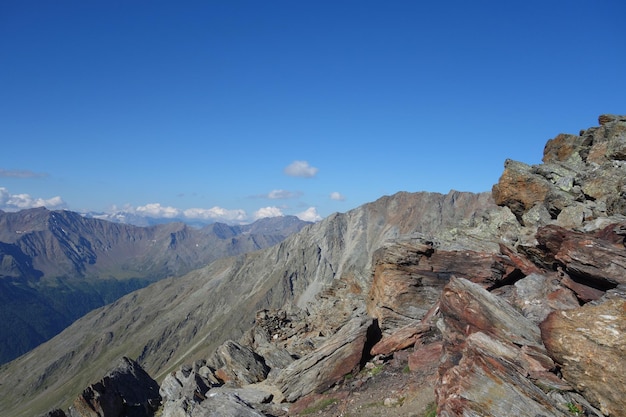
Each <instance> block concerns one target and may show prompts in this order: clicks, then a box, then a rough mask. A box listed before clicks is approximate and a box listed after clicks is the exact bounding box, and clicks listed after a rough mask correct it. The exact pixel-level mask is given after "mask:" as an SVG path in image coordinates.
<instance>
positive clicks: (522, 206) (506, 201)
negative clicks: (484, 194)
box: [491, 159, 550, 220]
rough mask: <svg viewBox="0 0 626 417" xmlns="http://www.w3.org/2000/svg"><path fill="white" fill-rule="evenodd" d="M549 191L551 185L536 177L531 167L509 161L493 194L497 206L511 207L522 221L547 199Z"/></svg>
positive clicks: (492, 191)
mask: <svg viewBox="0 0 626 417" xmlns="http://www.w3.org/2000/svg"><path fill="white" fill-rule="evenodd" d="M549 191H550V183H549V182H548V181H547V180H546V179H545V178H542V177H540V176H538V175H535V174H534V173H533V172H532V169H531V167H530V166H529V165H526V164H524V163H521V162H516V161H512V160H510V159H509V160H507V161H506V162H505V164H504V173H503V174H502V176H501V177H500V179H499V180H498V183H497V184H496V185H494V186H493V188H492V190H491V194H492V196H493V199H494V201H495V202H496V204H497V205H499V206H507V207H509V208H510V209H511V211H512V212H513V214H515V217H517V219H518V220H521V218H522V216H523V215H524V213H526V212H527V211H528V210H530V208H531V207H532V206H534V205H535V204H537V203H539V202H543V201H544V200H545V199H546V197H547V195H548V193H549Z"/></svg>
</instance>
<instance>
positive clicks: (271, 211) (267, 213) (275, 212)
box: [253, 207, 284, 220]
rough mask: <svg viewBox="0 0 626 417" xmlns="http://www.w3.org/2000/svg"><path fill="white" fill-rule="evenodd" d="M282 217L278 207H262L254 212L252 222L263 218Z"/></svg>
mask: <svg viewBox="0 0 626 417" xmlns="http://www.w3.org/2000/svg"><path fill="white" fill-rule="evenodd" d="M280 216H284V214H283V211H282V210H281V209H279V208H278V207H262V208H260V209H258V210H257V211H255V212H254V215H253V217H254V220H259V219H263V218H265V217H280Z"/></svg>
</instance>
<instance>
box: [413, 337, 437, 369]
mask: <svg viewBox="0 0 626 417" xmlns="http://www.w3.org/2000/svg"><path fill="white" fill-rule="evenodd" d="M442 352H443V342H441V341H438V342H434V343H429V344H426V345H421V346H419V347H416V348H415V351H414V352H412V353H410V354H409V358H408V359H409V369H410V370H411V371H413V372H416V371H420V370H424V369H429V368H432V367H437V366H439V360H440V359H441V354H442Z"/></svg>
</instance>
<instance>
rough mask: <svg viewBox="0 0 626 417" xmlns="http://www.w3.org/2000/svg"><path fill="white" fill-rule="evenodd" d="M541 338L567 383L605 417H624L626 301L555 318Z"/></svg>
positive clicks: (550, 318)
mask: <svg viewBox="0 0 626 417" xmlns="http://www.w3.org/2000/svg"><path fill="white" fill-rule="evenodd" d="M541 334H542V337H543V340H544V343H545V346H546V348H547V349H548V352H549V353H550V355H551V356H552V357H553V358H554V359H555V360H556V362H558V363H559V364H560V365H561V372H562V374H563V378H564V379H565V380H567V381H569V382H570V383H571V384H572V385H573V386H574V387H575V388H576V389H577V390H578V391H580V392H581V393H582V394H583V395H584V396H585V398H586V399H587V400H588V401H590V402H591V403H592V404H593V405H594V406H596V407H598V408H599V409H600V410H601V411H602V413H604V414H605V415H611V416H621V415H624V410H626V396H625V395H624V390H625V385H624V375H626V362H625V361H624V358H626V300H625V299H623V298H613V299H609V300H607V301H605V302H604V303H601V304H598V305H591V304H586V305H584V306H583V307H580V308H578V309H575V310H567V311H557V312H554V313H552V314H550V316H548V318H547V319H546V320H545V321H544V322H543V323H542V324H541Z"/></svg>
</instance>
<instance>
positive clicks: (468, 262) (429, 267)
mask: <svg viewBox="0 0 626 417" xmlns="http://www.w3.org/2000/svg"><path fill="white" fill-rule="evenodd" d="M426 249H428V250H426ZM402 254H404V255H405V256H404V257H402ZM398 259H402V261H400V262H399V261H398ZM515 261H516V262H517V264H516V262H514V261H512V260H511V257H510V256H507V255H501V254H496V253H486V252H475V251H469V250H466V251H440V250H436V251H432V250H431V248H425V247H423V246H422V247H413V246H410V245H408V244H402V245H393V246H390V247H386V248H384V249H382V250H380V251H378V252H377V255H376V257H375V266H374V277H373V282H372V286H371V288H370V292H369V297H368V303H367V309H368V314H370V315H371V316H372V317H375V318H377V319H378V324H379V326H380V328H381V330H382V332H383V334H384V335H386V334H391V333H393V332H395V331H396V330H397V329H399V328H402V327H405V326H408V325H411V324H412V323H413V322H415V321H416V320H420V319H422V317H424V315H425V314H426V312H427V311H428V309H429V308H430V307H431V306H432V305H434V304H435V303H436V302H437V300H438V299H439V295H440V294H441V290H442V288H443V287H444V285H446V283H447V282H448V280H449V279H450V277H452V276H460V277H464V278H467V279H468V280H470V281H472V282H475V283H479V284H481V285H482V286H483V287H485V288H489V287H492V286H494V285H497V284H498V283H500V282H502V281H504V280H506V279H507V278H508V277H509V276H510V275H511V274H514V273H519V269H518V266H519V265H521V264H523V267H524V268H525V269H526V270H529V271H530V270H532V269H533V268H532V266H531V264H530V263H529V262H524V261H522V260H521V259H519V257H518V258H516V259H515Z"/></svg>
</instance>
